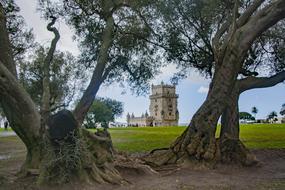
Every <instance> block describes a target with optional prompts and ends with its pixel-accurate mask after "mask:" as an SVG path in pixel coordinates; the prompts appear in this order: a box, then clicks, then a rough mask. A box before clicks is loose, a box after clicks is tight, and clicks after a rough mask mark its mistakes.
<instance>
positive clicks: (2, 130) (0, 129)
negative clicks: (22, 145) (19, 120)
mask: <svg viewBox="0 0 285 190" xmlns="http://www.w3.org/2000/svg"><path fill="white" fill-rule="evenodd" d="M4 131H6V130H5V129H4V128H0V133H1V132H4ZM7 131H12V129H11V128H10V127H9V128H8V130H7Z"/></svg>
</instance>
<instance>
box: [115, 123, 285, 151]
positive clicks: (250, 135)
mask: <svg viewBox="0 0 285 190" xmlns="http://www.w3.org/2000/svg"><path fill="white" fill-rule="evenodd" d="M185 129H186V128H185V127H139V128H113V129H110V133H111V136H112V140H113V144H114V146H115V147H116V148H117V149H119V150H124V151H130V152H140V151H149V150H152V149H154V148H162V147H168V146H169V144H170V143H172V142H173V141H174V140H175V138H176V137H178V136H179V135H180V134H181V133H182V132H183V131H184V130H185ZM240 131H241V134H240V136H241V139H242V141H243V142H244V143H245V144H246V146H247V147H249V148H254V149H256V148H285V124H248V125H241V129H240ZM218 132H219V128H218V130H217V133H218Z"/></svg>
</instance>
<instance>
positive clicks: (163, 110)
mask: <svg viewBox="0 0 285 190" xmlns="http://www.w3.org/2000/svg"><path fill="white" fill-rule="evenodd" d="M151 91H152V94H151V95H150V107H149V110H150V116H151V117H152V118H153V126H177V125H178V119H179V112H178V109H177V98H178V95H177V94H176V88H175V86H172V85H165V84H164V83H163V82H162V83H161V84H160V85H152V88H151Z"/></svg>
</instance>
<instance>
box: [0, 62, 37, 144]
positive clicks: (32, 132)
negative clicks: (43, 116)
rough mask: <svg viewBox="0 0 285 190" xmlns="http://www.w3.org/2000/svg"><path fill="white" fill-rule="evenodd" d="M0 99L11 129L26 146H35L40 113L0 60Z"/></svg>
mask: <svg viewBox="0 0 285 190" xmlns="http://www.w3.org/2000/svg"><path fill="white" fill-rule="evenodd" d="M0 99H1V105H2V106H3V109H4V113H5V115H6V116H7V118H8V120H9V122H10V124H11V127H12V129H13V130H14V131H15V132H16V133H17V135H18V136H19V137H20V138H21V139H22V140H23V142H24V143H25V144H26V145H27V148H31V147H34V146H37V144H34V143H36V142H37V140H36V139H38V138H39V136H40V133H39V129H40V115H39V113H38V112H37V109H36V106H35V104H34V102H33V101H32V99H31V97H30V96H29V94H28V93H27V92H26V91H25V89H24V88H23V87H22V86H21V85H20V83H19V82H18V81H17V79H16V78H15V76H14V75H13V74H12V73H11V72H10V71H9V70H8V69H7V68H6V67H5V66H4V63H2V61H0ZM2 100H4V101H2Z"/></svg>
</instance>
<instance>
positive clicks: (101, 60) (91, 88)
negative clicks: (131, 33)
mask: <svg viewBox="0 0 285 190" xmlns="http://www.w3.org/2000/svg"><path fill="white" fill-rule="evenodd" d="M113 33H114V19H113V17H112V16H111V17H109V18H108V19H107V22H106V27H105V29H104V31H103V37H102V43H101V48H100V51H99V55H98V58H97V64H96V67H95V69H94V71H93V75H92V78H91V81H90V83H89V85H88V87H87V89H86V90H85V92H84V94H83V96H82V98H81V99H80V102H79V103H78V104H77V106H76V108H75V110H74V112H73V113H74V116H75V118H76V120H77V122H78V124H79V126H80V125H81V124H82V123H83V121H84V118H85V116H86V114H87V112H88V110H89V108H90V106H91V105H92V103H93V101H94V99H95V96H96V94H97V92H98V90H99V88H100V85H101V84H102V82H103V78H102V75H103V72H104V70H105V67H106V65H107V63H108V59H109V55H108V53H109V49H110V47H111V46H112V43H113V38H114V36H113V35H114V34H113Z"/></svg>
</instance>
